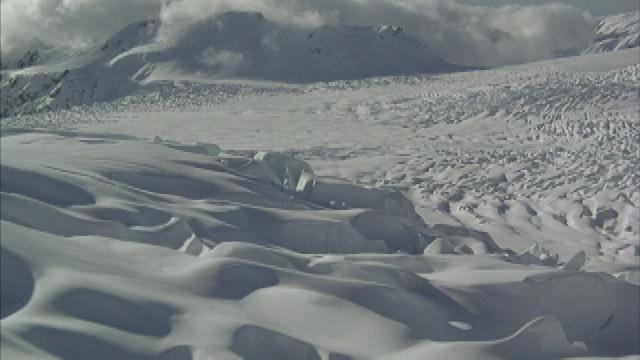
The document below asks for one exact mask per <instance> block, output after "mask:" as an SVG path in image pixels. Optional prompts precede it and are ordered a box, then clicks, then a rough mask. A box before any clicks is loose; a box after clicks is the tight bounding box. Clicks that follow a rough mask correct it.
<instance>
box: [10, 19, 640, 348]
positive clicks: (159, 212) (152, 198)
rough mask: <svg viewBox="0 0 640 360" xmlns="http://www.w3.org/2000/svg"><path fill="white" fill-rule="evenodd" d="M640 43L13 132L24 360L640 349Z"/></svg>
mask: <svg viewBox="0 0 640 360" xmlns="http://www.w3.org/2000/svg"><path fill="white" fill-rule="evenodd" d="M327 31H330V30H327ZM358 31H360V30H358ZM367 31H368V30H367ZM639 54H640V53H639V52H638V49H628V50H624V51H617V52H611V53H607V54H595V55H584V56H581V57H575V58H571V59H570V60H568V59H562V60H552V61H546V62H541V63H536V64H528V65H522V66H514V67H506V68H500V69H494V70H485V71H468V72H463V73H456V74H443V75H414V76H396V77H373V78H366V77H365V78H362V79H356V80H340V81H332V82H316V83H310V84H291V83H288V84H284V83H280V82H275V81H273V82H256V81H248V80H241V79H234V80H233V81H224V82H223V81H212V80H211V79H208V80H207V81H194V79H195V78H194V76H195V75H193V74H186V75H183V74H179V73H176V72H167V73H164V75H163V76H165V75H166V77H165V78H164V80H163V82H162V83H161V84H162V86H160V85H158V86H157V87H153V88H149V89H147V91H145V92H140V93H135V94H133V95H130V96H126V97H121V98H115V99H114V100H112V101H109V102H104V103H99V104H94V105H91V106H90V105H85V106H81V107H75V108H71V109H70V110H64V111H56V112H53V111H51V112H43V113H41V114H35V115H28V116H17V117H6V118H2V120H1V121H2V123H1V124H2V134H1V135H2V136H1V180H2V182H1V188H0V190H1V196H2V198H1V209H0V210H1V224H2V226H1V235H0V236H1V239H2V241H1V262H0V263H1V266H2V268H1V270H0V276H1V279H0V284H1V286H2V288H1V291H0V296H1V298H0V300H1V301H0V309H1V319H2V320H1V324H2V327H1V337H0V345H1V347H0V349H1V356H2V359H26V358H51V357H56V358H64V359H146V358H148V359H240V358H242V359H331V360H336V359H362V358H367V359H561V358H566V359H569V358H570V359H593V358H599V359H602V358H625V359H627V358H628V359H633V358H637V357H638V355H640V340H639V339H640V308H639V306H638V304H639V303H640V263H639V259H640V229H639V227H638V226H639V225H640V191H639V189H638V184H640V178H639V174H638V168H639V166H640V161H639V158H638V156H639V155H640V153H639V152H640V138H639V136H640V121H639V118H638V114H639V111H640V99H639V98H638V96H639V90H640V85H639V80H640V79H639V78H640V75H639V70H640V67H639V66H640V65H639V64H638V55H639ZM225 56H226V55H225ZM226 59H227V60H229V59H232V57H228V58H226ZM165 70H166V69H165ZM155 71H159V72H161V71H164V70H161V69H160V68H157V69H156V70H155ZM167 71H168V70H167ZM169 73H170V75H171V76H168V74H169ZM158 74H159V73H156V75H158ZM158 76H160V75H158ZM156 85H157V84H156Z"/></svg>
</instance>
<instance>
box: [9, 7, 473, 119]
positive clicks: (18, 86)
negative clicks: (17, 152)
mask: <svg viewBox="0 0 640 360" xmlns="http://www.w3.org/2000/svg"><path fill="white" fill-rule="evenodd" d="M159 28H160V23H159V21H155V20H151V21H144V22H139V23H135V24H132V25H129V26H127V27H125V28H124V29H122V30H121V31H119V32H118V33H116V34H115V35H113V36H112V37H111V38H109V39H108V40H106V41H104V42H101V43H98V44H95V45H93V46H91V47H89V48H86V49H83V50H81V51H75V52H72V53H70V54H68V56H66V57H61V56H54V57H53V58H49V59H43V58H41V57H40V55H39V53H38V52H32V53H29V54H27V55H25V59H22V60H21V61H20V62H19V63H16V67H17V68H22V67H27V68H26V69H23V70H7V71H3V80H2V101H1V103H0V105H1V107H2V114H1V115H2V116H3V117H6V116H11V115H17V114H27V113H34V112H40V111H47V110H57V109H65V108H69V107H71V106H74V105H79V104H89V103H93V102H100V101H108V100H111V99H114V98H117V97H121V96H124V95H127V94H129V93H131V92H133V91H134V90H136V89H138V90H139V89H141V88H144V87H145V86H148V85H150V84H152V83H157V82H160V81H163V80H165V79H167V78H173V77H174V76H176V75H178V76H189V75H194V74H198V77H200V78H213V79H221V78H251V79H262V80H278V81H286V82H311V81H330V80H339V79H355V78H364V77H370V76H382V75H400V74H416V73H442V72H453V71H460V70H464V69H466V68H464V67H462V66H457V65H453V64H450V63H448V62H446V61H444V60H442V59H441V58H440V57H438V56H436V55H435V54H433V53H432V52H431V51H429V49H427V48H426V47H425V46H423V45H422V44H421V43H420V42H419V41H418V40H417V39H415V38H413V37H411V36H410V35H408V34H405V33H404V32H403V31H402V28H400V27H394V26H381V27H369V26H323V27H320V28H317V29H315V30H312V31H308V30H306V29H302V28H292V27H286V26H281V25H278V24H276V23H273V22H271V21H269V20H267V19H265V18H264V16H262V14H260V13H251V12H229V13H224V14H221V15H218V16H215V17H213V18H207V19H205V20H202V21H199V22H197V23H194V24H192V25H191V26H190V27H189V28H188V29H187V30H186V31H185V32H184V33H183V34H182V35H181V36H179V37H177V38H174V39H172V40H171V41H164V40H160V41H159V40H158V30H159ZM28 65H37V66H28Z"/></svg>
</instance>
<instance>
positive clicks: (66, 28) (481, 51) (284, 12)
mask: <svg viewBox="0 0 640 360" xmlns="http://www.w3.org/2000/svg"><path fill="white" fill-rule="evenodd" d="M230 10H236V11H258V12H262V13H263V14H264V15H265V17H266V18H268V19H270V20H272V21H276V22H278V23H281V24H284V25H291V26H296V27H305V28H313V27H316V26H319V25H322V24H358V25H381V24H387V25H396V26H402V27H403V29H404V32H405V33H407V34H410V35H412V36H415V37H417V38H419V39H420V40H421V41H422V42H423V43H424V44H425V45H427V46H428V47H430V48H431V49H432V50H433V51H434V52H436V53H437V54H439V55H440V56H442V57H444V58H446V59H447V60H449V61H452V62H455V63H459V64H469V65H503V64H513V63H521V62H527V61H535V60H540V59H545V58H550V57H554V56H558V55H563V54H564V55H566V54H571V53H578V52H579V51H580V50H583V49H585V48H586V47H587V46H588V45H589V44H590V42H591V39H592V28H593V25H594V24H593V19H592V17H591V16H590V15H589V14H588V13H585V12H583V11H581V10H578V9H576V8H574V7H572V6H568V5H563V4H560V3H554V4H546V5H540V6H521V5H507V6H502V7H497V8H496V7H481V6H468V5H460V4H457V3H455V2H453V1H451V0H422V1H418V0H393V1H392V0H323V1H317V0H216V1H212V0H173V1H171V0H166V1H161V0H2V11H1V14H2V23H1V24H2V32H1V34H2V52H3V56H4V55H6V54H8V53H11V52H19V51H18V50H23V49H24V47H25V46H32V45H33V44H34V43H36V42H37V41H40V42H42V43H44V44H51V45H55V46H62V45H65V46H77V45H79V44H84V43H87V42H90V41H95V40H98V39H99V38H102V37H106V36H109V35H110V34H111V33H113V32H115V31H116V30H118V29H119V28H120V27H122V26H124V25H126V24H128V23H131V22H133V21H136V20H141V19H144V18H152V17H159V18H160V19H161V20H162V22H163V27H162V30H161V36H162V37H171V36H173V35H175V34H179V33H180V32H182V31H184V30H185V29H186V28H188V26H189V24H191V23H193V22H194V21H197V20H201V19H203V18H205V17H209V16H212V15H215V14H218V13H222V12H225V11H230Z"/></svg>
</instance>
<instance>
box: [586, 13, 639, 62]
mask: <svg viewBox="0 0 640 360" xmlns="http://www.w3.org/2000/svg"><path fill="white" fill-rule="evenodd" d="M638 46H640V12H639V11H636V12H631V13H625V14H619V15H611V16H607V17H604V18H602V19H600V21H598V24H597V26H596V27H595V29H594V43H593V44H592V45H591V46H589V48H587V49H586V50H585V51H584V52H583V53H584V54H590V53H597V52H604V51H615V50H621V49H627V48H632V47H638Z"/></svg>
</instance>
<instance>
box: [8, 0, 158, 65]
mask: <svg viewBox="0 0 640 360" xmlns="http://www.w3.org/2000/svg"><path fill="white" fill-rule="evenodd" d="M161 8H162V3H161V1H160V0H2V3H0V46H1V49H2V56H3V57H5V56H7V57H12V55H14V54H22V53H24V51H26V50H27V49H31V48H33V47H37V46H46V45H49V46H73V47H77V46H81V45H84V44H87V43H89V42H92V41H97V40H100V39H102V38H105V37H107V36H109V35H111V34H112V33H114V32H116V31H118V30H119V29H120V28H122V27H124V26H126V25H128V24H130V23H132V22H135V21H139V20H144V19H150V18H157V17H158V16H159V13H160V10H161Z"/></svg>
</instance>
